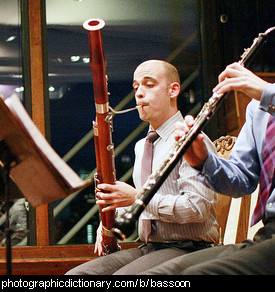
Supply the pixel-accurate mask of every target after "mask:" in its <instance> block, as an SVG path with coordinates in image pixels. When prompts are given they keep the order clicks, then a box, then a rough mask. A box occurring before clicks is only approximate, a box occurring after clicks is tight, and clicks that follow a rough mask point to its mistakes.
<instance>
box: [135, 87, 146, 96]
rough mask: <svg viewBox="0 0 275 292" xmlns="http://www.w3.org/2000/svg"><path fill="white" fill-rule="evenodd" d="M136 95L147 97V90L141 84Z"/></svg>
mask: <svg viewBox="0 0 275 292" xmlns="http://www.w3.org/2000/svg"><path fill="white" fill-rule="evenodd" d="M136 97H137V98H143V97H145V92H144V90H143V89H142V88H141V86H139V88H138V89H137V90H136Z"/></svg>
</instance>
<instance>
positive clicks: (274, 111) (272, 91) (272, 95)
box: [260, 83, 275, 115]
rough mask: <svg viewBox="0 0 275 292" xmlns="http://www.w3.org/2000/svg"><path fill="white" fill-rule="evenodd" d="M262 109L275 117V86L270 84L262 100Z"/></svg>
mask: <svg viewBox="0 0 275 292" xmlns="http://www.w3.org/2000/svg"><path fill="white" fill-rule="evenodd" d="M260 108H261V109H262V110H264V111H266V112H268V113H270V114H271V115H275V84H271V83H270V84H268V85H267V86H266V88H265V89H264V91H263V94H262V96H261V100H260Z"/></svg>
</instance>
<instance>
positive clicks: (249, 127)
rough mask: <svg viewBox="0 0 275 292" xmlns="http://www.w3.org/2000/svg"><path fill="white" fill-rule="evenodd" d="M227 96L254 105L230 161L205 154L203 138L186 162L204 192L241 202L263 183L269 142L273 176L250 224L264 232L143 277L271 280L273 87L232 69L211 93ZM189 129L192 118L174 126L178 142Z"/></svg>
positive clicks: (274, 257)
mask: <svg viewBox="0 0 275 292" xmlns="http://www.w3.org/2000/svg"><path fill="white" fill-rule="evenodd" d="M231 90H237V91H239V92H242V93H244V94H246V95H247V96H249V97H250V98H252V100H251V102H250V103H249V104H248V106H247V109H246V122H245V124H244V126H243V128H242V130H241V132H240V134H239V136H238V138H237V141H236V144H235V145H234V147H233V150H232V152H231V155H230V157H229V160H225V159H222V158H218V157H215V156H213V155H212V154H211V153H209V152H208V151H207V149H206V147H205V144H204V141H203V140H204V134H202V133H201V134H199V135H198V137H197V138H196V139H195V141H194V142H193V143H192V145H191V146H190V148H189V149H188V151H187V152H186V153H185V155H184V158H185V159H186V160H187V161H188V163H189V164H190V165H191V166H192V167H193V168H195V169H197V170H198V171H199V174H198V176H199V177H200V180H201V181H203V182H204V184H206V185H207V186H208V187H210V188H212V189H213V190H215V191H217V192H219V193H222V194H225V195H228V196H234V197H241V196H245V195H248V194H251V193H252V192H253V191H254V190H255V189H256V187H257V186H258V184H259V182H260V180H261V176H262V169H263V168H264V167H263V165H264V164H265V162H264V160H263V158H262V157H263V151H264V150H263V149H264V147H265V146H264V145H266V144H265V142H266V138H267V137H269V139H270V141H269V144H268V145H269V151H270V152H269V154H268V155H267V158H269V166H268V171H270V174H271V175H269V177H268V176H266V178H268V179H267V180H268V181H267V183H268V184H269V188H268V195H266V199H265V200H263V199H262V197H261V196H260V195H259V198H258V200H259V201H260V203H261V204H262V205H261V206H260V207H259V208H258V209H260V210H261V212H260V213H259V212H258V214H256V213H257V212H256V211H254V215H253V217H254V219H255V218H256V219H255V220H254V222H252V224H254V223H256V222H257V221H259V219H262V220H263V223H264V227H263V228H261V229H260V230H259V231H258V232H257V233H256V235H255V237H254V240H253V241H252V240H246V241H244V242H242V243H240V244H230V245H224V246H217V247H213V248H209V249H207V250H203V251H198V252H195V253H193V254H190V255H185V256H180V257H177V258H175V259H173V260H169V261H168V262H166V263H164V264H162V265H159V266H158V267H156V268H154V269H152V270H147V271H146V274H184V275H192V274H196V275H197V274H206V275H207V274H209V275H210V274H214V275H215V274H216V275H218V274H220V275H224V274H275V189H274V185H275V176H274V166H275V148H274V147H275V145H274V144H275V84H271V83H268V82H266V81H264V80H262V79H261V78H259V77H258V76H256V75H255V74H253V73H252V72H251V71H249V70H248V69H246V68H244V67H242V66H241V65H240V64H238V63H233V64H231V65H229V66H227V67H226V69H225V70H224V71H223V72H222V73H221V74H220V76H219V84H218V85H217V86H216V87H215V88H214V89H213V91H214V92H217V93H221V94H223V93H226V92H228V91H231ZM193 123H194V119H193V117H191V116H186V117H185V122H184V123H179V124H177V126H176V132H175V138H176V140H177V139H179V138H180V137H182V136H183V135H185V133H186V132H188V130H189V128H190V127H191V126H192V125H193ZM267 125H269V127H267ZM272 127H273V128H272ZM267 128H268V129H267ZM272 142H273V148H272ZM272 161H273V162H272ZM265 165H266V164H265ZM260 186H261V183H260ZM257 205H258V203H257ZM256 209H257V206H256ZM252 221H253V218H252Z"/></svg>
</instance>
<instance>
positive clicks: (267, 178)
mask: <svg viewBox="0 0 275 292" xmlns="http://www.w3.org/2000/svg"><path fill="white" fill-rule="evenodd" d="M262 161H263V164H262V168H261V176H260V189H259V195H258V201H257V204H256V207H255V210H254V213H253V216H252V222H251V226H253V225H254V224H256V223H257V222H259V221H260V220H261V219H263V216H264V213H265V207H266V202H267V200H268V198H269V196H270V194H271V192H272V190H273V188H274V183H273V180H274V166H275V117H274V116H270V118H269V120H268V123H267V127H266V138H265V143H264V148H263V153H262Z"/></svg>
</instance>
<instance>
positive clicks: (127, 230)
mask: <svg viewBox="0 0 275 292" xmlns="http://www.w3.org/2000/svg"><path fill="white" fill-rule="evenodd" d="M273 30H275V27H271V28H269V29H268V30H266V31H265V32H264V33H260V34H259V35H258V37H257V38H255V39H254V41H253V44H252V45H251V47H250V48H248V49H245V50H244V53H243V54H242V56H241V60H240V61H239V64H240V65H242V66H247V65H248V64H249V62H250V61H251V60H252V58H253V57H254V56H255V55H256V54H257V52H258V51H259V49H260V48H261V47H262V45H263V44H264V43H265V42H266V41H267V35H268V34H269V33H270V32H271V31H273ZM227 96H228V93H226V94H219V93H214V94H213V95H212V96H211V97H210V99H209V100H208V101H207V102H206V103H205V104H204V106H203V108H202V109H201V111H200V112H199V114H198V115H197V117H196V119H195V121H194V125H193V126H192V127H191V128H190V130H189V131H188V132H187V133H186V135H185V136H184V137H182V138H180V139H179V140H178V141H176V142H175V143H174V145H173V146H172V147H171V149H170V151H169V153H168V155H167V156H166V158H165V159H164V161H163V162H162V164H161V165H160V166H159V167H158V168H157V169H156V170H154V172H153V173H152V174H151V175H150V176H149V178H148V180H147V181H146V183H145V184H144V185H143V187H142V188H141V190H140V191H139V192H138V194H137V199H136V200H135V202H134V203H133V205H132V206H131V207H130V208H129V210H128V211H127V212H126V213H125V214H123V215H122V216H119V217H117V218H116V219H115V222H114V225H113V228H112V232H113V233H114V235H115V236H116V237H117V238H118V239H121V240H124V239H126V238H127V237H129V236H130V235H131V234H132V233H133V232H134V230H135V227H136V221H137V220H138V218H139V216H140V214H141V213H142V212H143V210H144V209H145V208H146V206H147V205H148V204H149V202H150V200H151V199H152V197H153V196H154V194H155V193H156V192H157V191H158V189H159V188H160V186H161V185H162V184H163V182H164V181H165V180H166V178H167V177H168V175H169V174H170V173H171V171H172V170H173V168H174V167H175V165H176V164H177V163H178V161H179V160H180V159H181V157H182V156H183V155H184V153H185V152H186V151H187V149H188V148H189V146H190V145H191V144H192V143H193V141H194V140H195V139H196V137H197V136H198V134H199V133H200V132H201V131H202V130H203V128H204V127H205V125H206V124H207V123H208V122H209V120H210V118H211V117H212V116H213V115H214V114H215V113H216V111H217V110H218V108H219V107H220V105H221V104H222V102H223V101H224V100H225V99H226V97H227Z"/></svg>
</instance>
